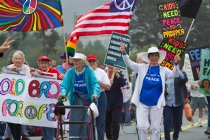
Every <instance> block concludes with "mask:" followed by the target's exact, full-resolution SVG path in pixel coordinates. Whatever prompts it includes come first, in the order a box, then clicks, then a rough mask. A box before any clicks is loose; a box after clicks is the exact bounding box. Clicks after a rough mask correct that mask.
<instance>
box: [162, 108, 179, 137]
mask: <svg viewBox="0 0 210 140" xmlns="http://www.w3.org/2000/svg"><path fill="white" fill-rule="evenodd" d="M182 114H183V105H179V106H177V107H169V106H167V105H166V106H165V107H164V110H163V124H164V133H165V140H171V138H170V129H171V121H172V119H173V125H174V135H173V138H176V139H178V137H179V132H180V128H181V125H182Z"/></svg>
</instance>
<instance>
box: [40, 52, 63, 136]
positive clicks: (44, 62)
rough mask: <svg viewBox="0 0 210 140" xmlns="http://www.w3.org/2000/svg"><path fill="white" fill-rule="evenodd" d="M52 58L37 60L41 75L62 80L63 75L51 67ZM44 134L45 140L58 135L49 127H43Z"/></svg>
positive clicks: (42, 57)
mask: <svg viewBox="0 0 210 140" xmlns="http://www.w3.org/2000/svg"><path fill="white" fill-rule="evenodd" d="M50 61H51V60H50V58H49V57H47V56H40V57H39V58H38V60H37V63H38V66H39V71H38V73H39V75H43V76H50V77H53V76H54V74H55V76H54V78H55V79H57V80H62V78H63V76H64V75H63V74H61V73H60V72H59V71H58V70H56V69H54V68H51V67H50ZM42 133H43V140H53V139H54V137H55V135H56V129H55V128H49V127H42Z"/></svg>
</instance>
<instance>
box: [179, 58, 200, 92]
mask: <svg viewBox="0 0 210 140" xmlns="http://www.w3.org/2000/svg"><path fill="white" fill-rule="evenodd" d="M182 70H183V71H184V72H186V74H187V78H188V81H187V83H186V85H187V87H188V88H190V86H191V85H197V84H198V81H194V78H193V73H192V68H191V65H190V58H189V55H188V54H185V60H184V66H183V68H182Z"/></svg>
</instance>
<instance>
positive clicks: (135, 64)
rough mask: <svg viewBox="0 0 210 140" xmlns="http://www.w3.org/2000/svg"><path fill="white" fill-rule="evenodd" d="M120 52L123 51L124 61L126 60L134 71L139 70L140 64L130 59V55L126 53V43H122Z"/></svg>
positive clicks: (127, 64)
mask: <svg viewBox="0 0 210 140" xmlns="http://www.w3.org/2000/svg"><path fill="white" fill-rule="evenodd" d="M120 52H121V53H122V58H123V61H124V62H125V64H126V66H128V67H129V68H130V69H132V70H133V71H134V72H136V73H137V72H138V70H139V65H140V64H137V63H135V62H133V61H131V60H130V58H129V56H128V55H127V54H126V51H125V43H122V44H121V46H120Z"/></svg>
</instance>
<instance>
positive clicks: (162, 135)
mask: <svg viewBox="0 0 210 140" xmlns="http://www.w3.org/2000/svg"><path fill="white" fill-rule="evenodd" d="M201 123H202V125H204V124H207V123H208V121H207V120H204V121H202V122H201ZM194 127H198V123H194V125H193V126H192V124H189V125H185V126H182V131H184V130H187V129H190V128H194ZM170 134H171V135H172V134H174V132H171V133H170ZM164 137H165V135H164V132H162V133H161V138H164ZM148 139H150V137H148Z"/></svg>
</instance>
